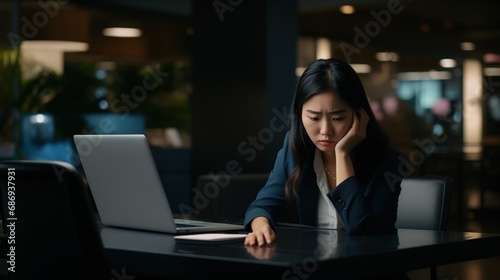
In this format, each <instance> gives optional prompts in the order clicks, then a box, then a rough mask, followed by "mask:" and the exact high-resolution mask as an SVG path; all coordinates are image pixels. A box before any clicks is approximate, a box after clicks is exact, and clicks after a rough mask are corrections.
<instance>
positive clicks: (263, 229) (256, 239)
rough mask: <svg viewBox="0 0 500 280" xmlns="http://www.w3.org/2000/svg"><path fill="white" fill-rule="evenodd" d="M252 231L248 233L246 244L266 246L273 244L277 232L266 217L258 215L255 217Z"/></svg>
mask: <svg viewBox="0 0 500 280" xmlns="http://www.w3.org/2000/svg"><path fill="white" fill-rule="evenodd" d="M251 227H252V232H250V233H248V235H247V237H246V238H245V245H246V246H255V245H258V246H264V245H266V244H271V243H273V242H274V240H275V239H276V234H275V233H274V230H273V229H272V228H271V225H270V224H269V220H268V219H267V218H265V217H257V218H255V219H253V221H252V224H251Z"/></svg>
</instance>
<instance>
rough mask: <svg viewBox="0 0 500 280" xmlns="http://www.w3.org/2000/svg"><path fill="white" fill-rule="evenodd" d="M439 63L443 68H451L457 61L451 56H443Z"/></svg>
mask: <svg viewBox="0 0 500 280" xmlns="http://www.w3.org/2000/svg"><path fill="white" fill-rule="evenodd" d="M439 65H441V67H443V68H453V67H455V66H457V62H456V61H455V60H454V59H451V58H443V59H441V60H440V61H439Z"/></svg>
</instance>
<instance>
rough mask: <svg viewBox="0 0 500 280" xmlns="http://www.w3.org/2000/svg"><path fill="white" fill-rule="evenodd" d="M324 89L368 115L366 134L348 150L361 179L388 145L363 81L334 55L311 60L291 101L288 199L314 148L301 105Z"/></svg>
mask: <svg viewBox="0 0 500 280" xmlns="http://www.w3.org/2000/svg"><path fill="white" fill-rule="evenodd" d="M326 91H329V92H333V93H334V94H338V96H339V97H340V98H341V99H342V100H343V101H344V102H346V103H347V104H348V105H349V106H351V107H352V108H353V109H354V110H357V109H359V108H363V109H364V110H365V111H366V113H367V114H368V116H369V117H370V121H369V122H368V126H367V128H366V138H365V139H364V140H363V141H362V142H361V143H360V144H359V145H358V146H356V148H354V149H353V150H352V151H351V158H352V161H353V165H354V171H355V173H356V177H357V178H358V180H359V181H360V182H361V183H366V182H367V181H368V179H369V177H370V175H371V174H372V173H373V171H374V168H375V167H376V164H377V162H378V161H379V160H380V159H381V157H382V156H383V155H384V153H385V150H386V149H387V147H388V146H389V140H388V138H387V136H386V134H385V133H384V132H383V131H382V129H381V128H380V126H379V125H378V122H377V120H376V119H375V116H374V115H373V111H372V110H371V107H370V103H369V101H368V97H367V96H366V93H365V90H364V88H363V84H362V83H361V80H360V79H359V77H358V75H357V73H356V72H355V71H354V69H353V68H352V67H351V66H350V65H349V64H348V63H346V62H344V61H342V60H339V59H336V58H330V59H318V60H316V61H314V62H312V63H311V64H309V66H308V67H307V68H306V70H305V71H304V73H303V74H302V76H301V77H300V79H299V81H298V84H297V89H296V91H295V95H294V98H293V102H292V108H291V111H292V117H291V123H290V139H289V141H290V147H291V149H292V153H293V156H294V159H295V164H296V165H295V168H294V170H293V171H292V174H291V175H290V176H289V178H288V180H287V182H286V196H287V199H289V200H292V199H294V198H296V196H297V188H298V186H299V184H300V180H301V179H302V173H303V170H304V168H305V166H306V165H307V164H312V161H313V159H314V154H315V150H316V146H315V145H314V143H313V142H312V141H311V139H310V138H309V136H308V135H307V132H306V130H305V128H304V125H303V124H302V118H301V116H302V107H303V105H304V103H305V102H306V101H307V100H309V99H310V98H311V97H312V96H313V95H315V94H317V93H320V92H326Z"/></svg>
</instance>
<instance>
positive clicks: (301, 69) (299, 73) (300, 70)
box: [295, 67, 306, 77]
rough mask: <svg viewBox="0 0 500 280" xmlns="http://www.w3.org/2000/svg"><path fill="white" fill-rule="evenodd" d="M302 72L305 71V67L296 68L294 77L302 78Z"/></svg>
mask: <svg viewBox="0 0 500 280" xmlns="http://www.w3.org/2000/svg"><path fill="white" fill-rule="evenodd" d="M304 71H306V67H297V68H295V75H296V76H297V77H300V76H302V74H303V73H304Z"/></svg>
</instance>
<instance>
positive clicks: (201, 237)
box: [174, 233, 247, 241]
mask: <svg viewBox="0 0 500 280" xmlns="http://www.w3.org/2000/svg"><path fill="white" fill-rule="evenodd" d="M246 236H247V234H246V233H199V234H188V235H177V236H174V238H175V239H177V240H186V241H187V240H191V241H224V240H231V239H242V238H245V237H246Z"/></svg>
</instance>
